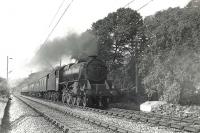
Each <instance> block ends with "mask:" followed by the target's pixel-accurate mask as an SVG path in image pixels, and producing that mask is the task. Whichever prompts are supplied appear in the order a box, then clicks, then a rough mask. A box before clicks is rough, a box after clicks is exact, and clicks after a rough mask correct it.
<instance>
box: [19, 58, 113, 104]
mask: <svg viewBox="0 0 200 133" xmlns="http://www.w3.org/2000/svg"><path fill="white" fill-rule="evenodd" d="M107 73H108V71H107V67H106V64H105V62H103V61H102V60H100V59H99V58H97V56H90V57H89V59H88V60H86V61H83V60H79V61H78V62H76V63H73V64H68V65H65V66H62V67H58V68H56V69H54V70H53V71H51V72H50V73H48V74H47V75H46V76H44V77H42V78H40V79H38V80H36V81H34V82H32V83H29V84H28V85H27V86H26V87H25V89H23V91H22V94H26V95H31V96H37V97H42V98H45V99H50V100H54V101H56V100H61V101H62V102H63V103H67V104H69V105H70V104H72V105H80V106H89V107H107V105H108V103H109V101H110V98H111V96H112V95H111V92H112V91H111V88H112V87H111V86H112V85H111V82H110V81H108V80H107Z"/></svg>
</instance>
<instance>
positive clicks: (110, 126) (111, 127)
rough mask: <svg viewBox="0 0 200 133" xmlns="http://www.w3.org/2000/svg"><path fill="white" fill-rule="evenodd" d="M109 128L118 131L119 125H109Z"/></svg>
mask: <svg viewBox="0 0 200 133" xmlns="http://www.w3.org/2000/svg"><path fill="white" fill-rule="evenodd" d="M109 129H111V130H112V131H117V127H115V126H112V125H109Z"/></svg>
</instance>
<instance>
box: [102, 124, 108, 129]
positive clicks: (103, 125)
mask: <svg viewBox="0 0 200 133" xmlns="http://www.w3.org/2000/svg"><path fill="white" fill-rule="evenodd" d="M101 126H102V127H104V128H108V127H109V126H108V124H106V123H101Z"/></svg>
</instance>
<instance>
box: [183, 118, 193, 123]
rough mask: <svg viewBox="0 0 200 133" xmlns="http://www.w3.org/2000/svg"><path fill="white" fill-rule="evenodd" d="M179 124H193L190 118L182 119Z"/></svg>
mask: <svg viewBox="0 0 200 133" xmlns="http://www.w3.org/2000/svg"><path fill="white" fill-rule="evenodd" d="M181 122H187V123H193V122H194V120H193V119H191V118H186V119H182V120H181Z"/></svg>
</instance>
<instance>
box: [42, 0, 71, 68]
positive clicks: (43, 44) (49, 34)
mask: <svg viewBox="0 0 200 133" xmlns="http://www.w3.org/2000/svg"><path fill="white" fill-rule="evenodd" d="M63 1H65V0H63ZM73 1H74V0H71V2H70V3H69V4H68V6H67V7H66V8H65V10H64V11H63V13H62V14H61V16H60V18H59V19H58V21H57V22H56V24H55V25H54V27H53V28H52V30H51V31H50V32H49V33H48V35H47V37H46V39H45V41H44V42H43V43H42V46H41V47H40V49H41V48H42V47H45V46H46V43H47V41H48V39H49V37H50V36H51V34H52V33H53V32H54V30H55V29H56V27H57V26H58V24H59V22H60V21H61V19H62V18H63V16H64V15H65V13H66V12H67V10H68V9H69V7H70V6H71V4H72V2H73ZM62 3H64V2H62ZM62 3H61V5H63V4H62ZM60 8H61V6H60V7H59V9H58V10H60ZM58 10H57V12H59V11H58ZM57 12H56V14H57V15H58V13H57ZM55 18H56V16H55ZM55 18H53V19H55ZM47 52H48V51H47ZM45 61H46V63H47V64H48V65H49V66H50V67H51V68H52V69H53V70H55V68H54V67H53V66H52V65H51V64H50V62H49V61H48V60H47V59H45Z"/></svg>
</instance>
